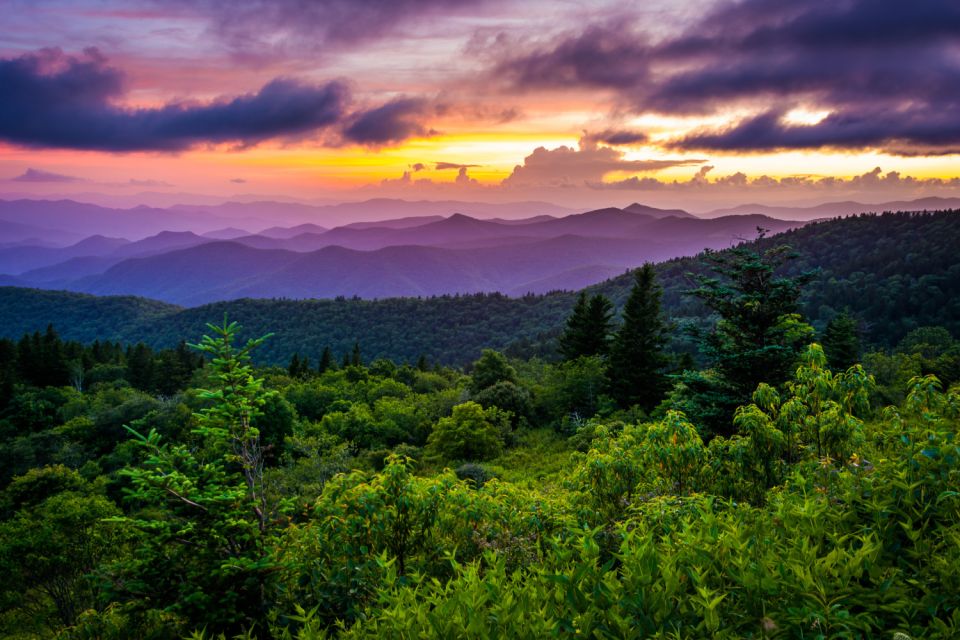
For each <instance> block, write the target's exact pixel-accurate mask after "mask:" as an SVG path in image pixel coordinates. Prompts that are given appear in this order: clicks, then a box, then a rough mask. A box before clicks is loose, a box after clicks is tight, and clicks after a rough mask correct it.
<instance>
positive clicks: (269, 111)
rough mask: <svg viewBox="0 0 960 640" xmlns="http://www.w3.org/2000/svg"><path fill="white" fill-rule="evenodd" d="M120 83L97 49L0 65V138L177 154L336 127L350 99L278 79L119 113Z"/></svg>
mask: <svg viewBox="0 0 960 640" xmlns="http://www.w3.org/2000/svg"><path fill="white" fill-rule="evenodd" d="M123 83H124V78H123V75H122V73H121V72H120V71H118V70H117V69H115V68H112V67H110V66H108V65H107V63H106V59H105V58H104V57H103V56H102V55H100V54H99V52H97V51H96V50H94V49H88V50H86V51H85V52H84V55H82V56H70V55H65V54H64V53H62V52H61V51H59V50H57V49H47V50H43V51H41V52H39V53H34V54H26V55H23V56H20V57H18V58H12V59H5V60H0V86H3V87H4V99H3V100H2V101H0V139H2V140H5V141H7V142H11V143H14V144H18V145H22V146H29V147H59V148H70V149H95V150H104V151H140V150H157V151H179V150H182V149H186V148H188V147H191V146H194V145H197V144H205V143H213V144H216V143H238V144H241V145H253V144H257V143H259V142H262V141H264V140H269V139H271V138H283V137H291V136H301V135H306V134H310V133H313V132H315V131H317V130H319V129H323V128H326V127H329V126H332V125H335V124H337V123H339V122H340V121H341V120H342V119H343V118H344V117H345V109H346V105H347V102H348V100H349V91H348V89H347V87H346V85H345V84H344V83H342V82H339V81H334V82H329V83H327V84H323V85H309V84H303V83H300V82H297V81H295V80H290V79H284V78H279V79H276V80H273V81H272V82H270V83H268V84H266V85H265V86H263V87H262V88H261V89H260V90H259V91H257V92H256V93H250V94H246V95H241V96H238V97H235V98H222V99H219V100H216V101H213V102H210V103H206V104H193V103H190V104H187V103H172V104H168V105H166V106H163V107H159V108H141V109H135V108H124V107H120V106H117V105H116V101H117V100H118V99H119V98H121V97H122V96H123Z"/></svg>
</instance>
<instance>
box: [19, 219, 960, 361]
mask: <svg viewBox="0 0 960 640" xmlns="http://www.w3.org/2000/svg"><path fill="white" fill-rule="evenodd" d="M958 216H960V214H958V213H957V212H955V211H945V212H936V213H887V214H882V215H876V216H875V215H863V216H854V217H849V218H842V219H835V220H828V221H823V222H819V223H815V224H811V225H808V226H806V227H803V228H801V229H797V230H794V231H790V232H787V233H784V234H779V235H776V236H771V237H768V238H765V239H763V240H761V241H758V242H756V243H752V244H748V245H747V246H752V247H766V246H772V245H774V244H780V243H786V244H788V245H790V246H791V247H792V248H793V249H794V250H795V251H796V252H797V254H798V256H799V258H798V259H797V260H795V261H793V262H792V263H791V264H790V265H789V266H788V267H787V268H788V269H789V272H790V273H792V274H796V273H801V272H804V271H808V270H817V274H816V276H815V278H814V280H813V281H812V282H811V284H810V285H809V286H808V287H807V288H806V290H805V293H804V296H803V298H802V304H803V310H804V312H805V313H806V315H807V317H808V318H809V320H810V321H811V323H812V324H813V326H815V327H817V328H823V327H824V326H826V324H827V322H829V321H830V320H831V319H832V318H833V317H834V316H836V315H837V314H838V313H839V312H841V311H843V310H844V309H846V308H849V309H850V310H851V312H852V314H853V315H854V316H855V318H856V319H857V321H858V322H859V323H860V324H861V325H862V327H861V328H862V330H863V334H864V339H865V341H866V342H867V343H868V344H871V345H874V346H878V347H890V346H893V345H895V344H897V342H899V341H900V340H901V339H902V338H903V337H904V336H905V335H906V334H907V333H908V332H909V331H910V330H912V329H915V328H917V327H918V326H922V325H928V324H936V325H940V326H943V327H946V328H947V329H948V330H950V331H952V332H954V333H958V332H960V253H958V252H957V251H955V250H954V247H956V246H960V222H958V220H960V217H958ZM703 269H704V266H703V264H702V260H701V257H693V258H683V259H678V260H672V261H669V262H665V263H662V264H659V265H657V272H658V275H659V277H660V281H661V282H662V283H663V287H664V307H665V309H666V312H667V315H668V316H670V317H672V318H676V319H679V320H696V321H698V322H700V323H702V322H703V320H704V319H705V317H706V313H707V312H706V310H705V309H704V307H703V306H702V305H700V304H699V303H698V302H697V301H696V300H695V299H693V298H691V297H689V296H686V295H684V291H686V290H688V289H689V288H691V286H692V284H693V283H692V280H691V279H690V277H689V274H691V273H702V272H703ZM630 282H631V277H630V276H629V275H624V276H621V277H618V278H614V279H612V280H609V281H607V282H604V283H602V284H600V285H596V286H595V287H591V288H590V289H589V290H590V291H597V292H602V293H604V294H605V295H607V296H609V297H610V298H611V299H612V300H613V301H614V303H615V304H616V305H617V306H618V307H620V306H621V305H622V304H623V301H624V300H625V298H626V295H627V292H628V291H629V287H630ZM574 298H575V295H574V294H573V293H569V292H566V293H565V292H557V293H550V294H547V295H541V296H524V297H520V298H510V297H506V296H503V295H499V294H485V295H469V296H440V297H432V298H422V299H420V298H413V299H410V298H407V299H387V300H378V301H363V300H355V299H335V300H309V301H297V300H238V301H233V302H225V303H216V304H212V305H205V306H202V307H195V308H190V309H182V308H178V307H175V306H172V305H166V304H163V303H159V302H152V301H145V300H142V299H137V298H129V297H104V298H94V297H91V296H83V295H77V294H67V293H60V292H46V291H37V290H27V289H17V288H9V287H8V288H0V330H2V332H3V335H6V336H8V337H18V336H19V335H21V334H22V333H25V332H28V331H34V330H43V329H44V328H45V327H46V325H47V324H49V323H53V324H54V325H55V326H56V328H57V330H58V331H60V332H61V333H62V334H63V335H64V336H65V337H67V338H70V339H74V340H83V341H90V340H93V339H96V338H99V339H111V340H127V341H138V340H144V341H145V342H147V343H148V344H151V345H153V346H157V347H172V346H174V345H175V344H176V343H177V342H178V341H179V340H180V338H181V337H182V336H184V335H195V334H197V333H199V332H201V331H202V330H203V326H204V323H205V322H207V321H209V320H210V319H211V318H217V317H222V316H223V314H224V313H228V314H229V315H230V317H235V318H243V319H244V323H245V326H246V327H247V328H248V330H249V331H250V332H251V335H252V334H259V333H265V332H267V331H273V332H275V333H276V337H275V338H274V339H273V340H272V341H270V343H268V344H267V345H264V348H263V349H262V351H261V353H259V354H258V357H259V359H260V361H261V362H270V363H286V362H287V361H288V360H289V359H290V357H291V356H292V355H293V354H294V353H297V352H298V353H300V354H301V355H306V356H308V357H310V358H311V359H312V360H314V361H316V359H317V358H318V357H319V356H320V354H321V352H322V351H323V349H324V348H325V347H330V348H331V349H332V350H333V351H334V353H336V354H337V355H338V357H339V356H341V355H343V354H345V353H348V352H349V351H350V350H351V349H352V348H353V345H354V343H359V345H360V347H361V349H362V351H363V353H364V355H365V357H369V358H378V357H387V358H392V359H394V360H398V361H405V362H413V361H415V360H416V359H417V358H418V357H419V356H421V355H423V356H426V357H427V358H428V359H429V360H431V361H434V362H441V363H445V364H464V363H466V362H469V361H471V360H472V359H474V358H476V357H477V355H478V354H479V352H480V350H481V349H482V348H484V347H490V348H495V349H501V350H507V351H508V352H511V353H514V354H518V355H525V356H526V355H534V354H540V355H543V356H546V357H555V356H556V352H555V344H554V339H555V337H556V335H557V333H558V332H559V330H560V328H561V327H562V324H563V320H564V317H565V314H566V312H567V310H568V309H569V308H570V307H571V306H572V304H573V300H574ZM675 339H676V340H681V339H682V336H677V337H676V338H675Z"/></svg>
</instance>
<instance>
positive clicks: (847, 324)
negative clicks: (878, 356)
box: [823, 311, 860, 371]
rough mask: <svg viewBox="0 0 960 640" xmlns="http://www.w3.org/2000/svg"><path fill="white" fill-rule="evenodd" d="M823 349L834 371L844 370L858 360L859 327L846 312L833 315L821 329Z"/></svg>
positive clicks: (854, 319) (855, 320)
mask: <svg viewBox="0 0 960 640" xmlns="http://www.w3.org/2000/svg"><path fill="white" fill-rule="evenodd" d="M823 351H824V353H826V355H827V362H829V363H830V368H831V369H833V370H834V371H846V370H847V369H849V368H850V367H852V366H853V365H855V364H856V363H857V362H859V361H860V328H859V326H858V324H857V319H856V318H854V317H853V316H851V315H850V314H849V313H848V312H846V311H844V312H843V313H841V314H839V315H837V316H836V317H834V318H833V319H832V320H831V321H830V322H828V323H827V326H826V327H825V328H824V330H823Z"/></svg>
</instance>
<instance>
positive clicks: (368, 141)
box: [343, 97, 433, 146]
mask: <svg viewBox="0 0 960 640" xmlns="http://www.w3.org/2000/svg"><path fill="white" fill-rule="evenodd" d="M432 110H433V109H432V107H431V105H430V103H429V102H428V101H427V100H424V99H423V98H405V97H404V98H396V99H394V100H391V101H390V102H388V103H386V104H384V105H381V106H379V107H375V108H373V109H369V110H367V111H361V112H358V113H356V114H354V115H353V116H351V118H350V121H349V122H348V124H347V126H346V127H345V128H344V130H343V137H344V139H345V140H346V141H347V142H355V143H357V144H364V145H371V146H378V145H384V144H389V143H395V142H400V141H402V140H406V139H407V138H412V137H414V136H425V135H430V134H432V133H433V132H432V131H431V130H430V129H428V128H427V127H426V126H425V124H424V120H425V118H426V117H428V116H429V115H430V114H431V112H432Z"/></svg>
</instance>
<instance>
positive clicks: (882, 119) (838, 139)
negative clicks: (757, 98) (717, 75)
mask: <svg viewBox="0 0 960 640" xmlns="http://www.w3.org/2000/svg"><path fill="white" fill-rule="evenodd" d="M782 115H783V114H781V113H780V112H777V111H771V112H768V113H763V114H761V115H759V116H755V117H753V118H748V119H746V120H744V121H741V122H739V123H737V124H736V125H734V126H732V127H730V128H728V129H723V130H720V131H700V132H695V133H693V134H690V135H688V136H685V137H684V138H681V139H680V140H677V141H674V142H673V143H672V144H671V146H673V147H676V148H686V149H714V150H735V151H762V150H767V149H773V148H778V149H807V148H815V147H845V148H864V147H874V146H877V147H884V148H886V149H888V150H889V151H892V152H895V153H899V154H902V155H912V154H913V153H920V152H924V153H937V152H943V153H955V150H956V149H957V148H958V147H960V119H958V117H957V115H958V112H957V110H956V108H953V109H951V110H947V111H941V110H940V109H939V108H937V109H931V108H929V107H922V106H921V107H916V106H915V107H911V108H909V109H906V110H900V111H896V112H893V113H891V112H887V111H883V110H879V111H878V110H874V109H871V108H869V107H862V108H861V109H860V110H846V111H841V112H838V113H835V114H831V115H829V116H827V117H826V118H824V119H823V120H821V121H820V122H818V123H817V124H814V125H792V124H789V123H786V122H784V120H783V117H782Z"/></svg>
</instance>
